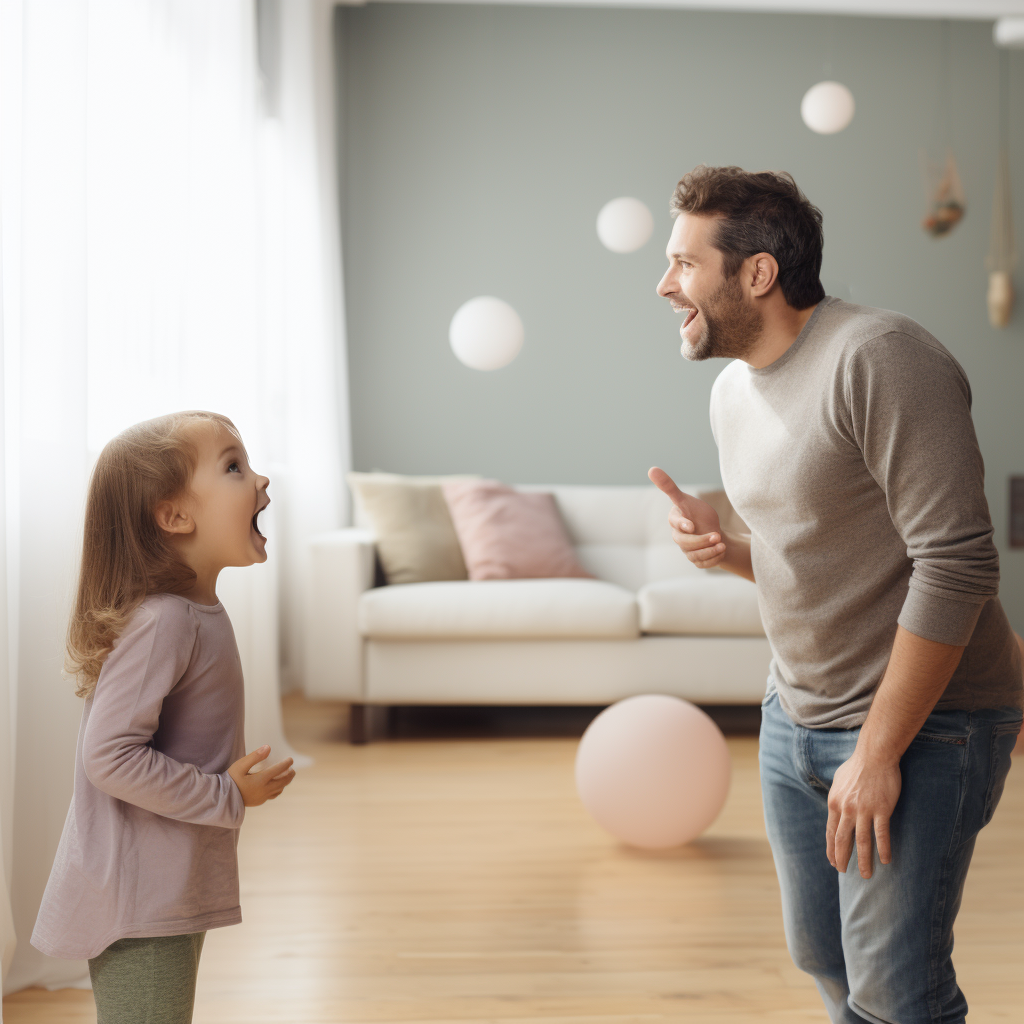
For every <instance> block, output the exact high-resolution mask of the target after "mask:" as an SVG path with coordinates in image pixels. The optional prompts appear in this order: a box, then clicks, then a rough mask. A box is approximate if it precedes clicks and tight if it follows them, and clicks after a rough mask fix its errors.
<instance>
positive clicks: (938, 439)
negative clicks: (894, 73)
mask: <svg viewBox="0 0 1024 1024" xmlns="http://www.w3.org/2000/svg"><path fill="white" fill-rule="evenodd" d="M672 211H673V213H674V214H675V223H674V226H673V229H672V235H671V239H670V241H669V245H668V249H667V255H668V260H669V269H668V270H667V272H666V273H665V276H664V277H663V278H662V280H661V283H660V284H659V285H658V294H659V295H661V296H662V297H664V298H666V299H668V300H669V302H670V303H671V304H672V306H673V308H674V309H676V310H677V311H678V312H680V313H682V314H683V315H684V319H683V324H682V327H681V328H680V335H681V336H682V340H683V344H682V352H683V355H684V356H685V357H686V358H687V359H692V360H703V359H710V358H714V357H722V356H724V357H728V358H731V359H733V360H734V361H733V362H731V363H729V364H728V365H727V366H726V367H725V369H724V370H723V371H722V372H721V374H720V375H719V377H718V379H717V380H716V382H715V385H714V387H713V388H712V392H711V426H712V431H713V433H714V436H715V441H716V443H717V445H718V449H719V457H720V463H721V472H722V481H723V484H724V487H725V490H726V493H727V494H728V496H729V499H730V501H731V502H732V504H733V506H734V507H735V508H736V511H737V512H738V513H739V515H740V516H741V517H742V519H743V520H744V521H745V522H746V523H747V525H748V528H749V529H750V534H749V535H734V534H730V533H727V532H724V531H722V529H721V527H720V524H719V521H718V517H717V515H716V513H715V512H714V510H713V509H712V508H711V507H710V506H709V505H707V504H706V503H704V502H702V501H699V500H698V499H696V498H693V497H691V496H689V495H686V494H683V493H682V492H680V491H679V490H678V488H676V486H675V484H674V483H673V482H672V481H671V479H670V478H669V477H668V476H667V474H665V473H664V472H662V471H661V470H660V469H657V468H655V469H652V470H651V479H652V480H653V481H654V482H655V483H656V484H657V485H658V486H659V487H660V488H661V489H662V490H663V491H665V493H666V494H668V495H669V497H670V498H671V499H672V501H673V504H674V508H673V510H672V512H671V514H670V517H669V523H670V525H671V528H672V535H673V539H674V540H675V542H676V544H678V545H679V547H680V548H681V549H682V550H683V552H684V553H685V554H686V556H687V557H688V558H689V559H690V560H691V561H692V562H693V563H694V564H695V565H697V566H699V567H701V568H705V569H707V568H711V567H712V566H719V567H721V568H723V569H728V570H729V571H731V572H734V573H736V574H737V575H739V576H743V577H744V578H746V579H749V580H751V581H753V582H754V583H756V585H757V592H758V602H759V605H760V608H761V614H762V618H763V620H764V626H765V631H766V633H767V635H768V639H769V641H770V642H771V647H772V653H773V658H772V662H771V667H770V674H769V679H768V693H767V696H766V698H765V702H764V705H763V709H762V727H761V750H760V763H761V781H762V788H763V794H764V808H765V819H766V824H767V830H768V838H769V840H770V842H771V847H772V854H773V856H774V858H775V865H776V870H777V873H778V876H779V885H780V888H781V890H782V902H783V920H784V923H785V929H786V939H787V943H788V946H789V950H790V953H791V954H792V956H793V959H794V961H795V962H796V964H797V965H798V966H799V967H800V968H801V969H803V970H805V971H807V972H808V973H810V974H811V975H812V976H813V977H814V980H815V982H816V984H817V986H818V989H819V991H820V992H821V995H822V997H823V999H824V1000H825V1004H826V1006H827V1008H828V1012H829V1016H830V1017H831V1019H832V1021H834V1022H840V1021H841V1022H844V1024H860V1022H861V1021H863V1020H868V1021H875V1022H876V1024H881V1022H884V1024H924V1022H928V1024H933V1022H942V1024H962V1022H963V1021H964V1017H965V1014H966V1012H967V1003H966V1001H965V999H964V997H963V994H962V993H961V991H960V989H959V987H958V986H957V983H956V976H955V973H954V970H953V965H952V960H951V952H952V947H953V921H954V919H955V917H956V913H957V910H958V909H959V905H960V897H961V894H962V892H963V887H964V880H965V877H966V874H967V868H968V865H969V863H970V858H971V853H972V851H973V847H974V841H975V837H976V836H977V833H978V831H979V830H980V829H981V828H982V827H983V826H984V825H985V824H987V822H988V821H989V819H990V818H991V816H992V812H993V810H994V809H995V805H996V803H997V802H998V800H999V797H1000V794H1001V792H1002V788H1003V782H1004V780H1005V777H1006V773H1007V771H1008V770H1009V765H1010V751H1011V750H1012V748H1013V745H1014V741H1015V737H1016V734H1017V732H1018V731H1019V730H1020V725H1021V710H1020V709H1021V706H1022V685H1021V657H1020V653H1019V651H1018V647H1017V644H1016V641H1015V637H1014V634H1013V632H1012V630H1011V629H1010V626H1009V623H1008V622H1007V619H1006V616H1005V614H1004V612H1003V609H1002V607H1001V605H1000V603H999V600H998V598H997V597H996V594H997V590H998V577H999V567H998V556H997V553H996V550H995V547H994V545H993V542H992V525H991V521H990V518H989V513H988V506H987V504H986V501H985V495H984V490H983V466H982V459H981V454H980V452H979V450H978V444H977V440H976V438H975V434H974V427H973V424H972V422H971V415H970V405H971V391H970V386H969V384H968V382H967V377H966V375H965V374H964V371H963V369H962V368H961V367H960V365H959V364H958V363H957V362H956V360H955V359H954V358H953V357H952V356H951V355H950V353H949V352H947V351H946V349H945V348H943V346H942V345H940V344H939V342H938V341H936V339H935V338H933V337H932V336H931V335H930V334H929V333H928V332H927V331H926V330H924V328H922V327H921V326H920V325H919V324H917V323H915V322H914V321H913V320H911V319H909V318H908V317H905V316H901V315H900V314H898V313H893V312H889V311H886V310H880V309H871V308H868V307H864V306H854V305H850V304H848V303H845V302H841V301H839V300H838V299H834V298H829V297H827V296H826V295H825V293H824V290H823V289H822V287H821V284H820V282H819V280H818V275H819V271H820V268H821V252H822V218H821V213H820V212H819V211H818V210H817V209H816V208H815V207H814V206H812V205H811V204H810V203H809V202H808V201H807V199H806V198H805V197H804V196H803V194H802V193H801V192H800V190H799V189H798V188H797V186H796V183H795V182H794V181H793V178H792V177H791V176H790V175H788V174H776V173H769V172H764V173H748V172H746V171H743V170H741V169H740V168H738V167H717V168H716V167H703V166H702V167H698V168H697V169H696V170H694V171H693V172H692V173H690V174H688V175H686V176H685V177H684V178H683V179H682V180H681V181H680V182H679V185H678V186H677V188H676V190H675V194H674V196H673V199H672Z"/></svg>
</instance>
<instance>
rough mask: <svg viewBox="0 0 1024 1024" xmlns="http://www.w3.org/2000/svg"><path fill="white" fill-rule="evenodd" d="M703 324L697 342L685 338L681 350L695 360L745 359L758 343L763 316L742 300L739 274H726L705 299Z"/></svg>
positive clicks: (702, 314) (688, 357) (702, 312)
mask: <svg viewBox="0 0 1024 1024" xmlns="http://www.w3.org/2000/svg"><path fill="white" fill-rule="evenodd" d="M700 315H701V316H702V317H703V318H704V326H703V329H702V330H701V332H700V337H699V338H698V339H697V342H696V344H691V343H690V342H689V341H688V340H687V339H686V338H683V344H682V349H681V351H682V353H683V355H684V356H685V357H686V358H687V359H689V360H691V361H692V362H695V363H699V362H702V361H703V360H705V359H722V358H724V359H742V358H743V357H744V356H745V355H746V354H747V353H748V352H750V350H751V349H752V348H753V347H754V346H755V345H756V344H757V340H758V338H759V337H760V336H761V330H762V328H763V327H764V317H763V316H762V315H761V313H760V312H759V311H758V310H757V309H755V308H754V307H752V306H749V305H747V303H745V302H744V301H743V289H742V287H741V286H740V278H739V274H734V275H733V276H732V277H727V278H726V279H725V280H724V281H723V282H722V286H721V287H720V288H719V289H718V290H717V291H716V292H715V293H714V294H713V295H711V296H710V298H708V299H707V300H706V301H705V302H704V303H702V306H701V311H700Z"/></svg>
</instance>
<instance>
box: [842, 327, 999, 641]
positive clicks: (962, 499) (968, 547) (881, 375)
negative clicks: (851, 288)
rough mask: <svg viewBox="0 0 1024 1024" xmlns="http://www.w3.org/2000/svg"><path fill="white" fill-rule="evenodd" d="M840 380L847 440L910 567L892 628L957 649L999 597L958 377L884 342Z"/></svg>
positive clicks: (920, 353) (935, 358)
mask: <svg viewBox="0 0 1024 1024" xmlns="http://www.w3.org/2000/svg"><path fill="white" fill-rule="evenodd" d="M846 380H847V401H848V408H849V410H850V417H851V428H852V431H853V435H854V438H855V440H856V443H857V444H858V446H859V447H860V449H861V451H862V453H863V455H864V462H865V464H866V465H867V468H868V470H869V472H870V473H871V475H872V476H873V477H874V479H875V481H876V482H877V483H878V485H879V487H881V488H882V490H883V492H884V493H885V500H886V504H887V506H888V510H889V516H890V518H891V519H892V523H893V526H895V528H896V530H897V531H898V533H899V535H900V537H901V538H902V539H903V541H904V543H905V544H906V546H907V556H908V557H909V558H911V559H912V560H913V563H914V568H913V572H912V573H911V576H910V587H909V591H908V593H907V598H906V601H905V602H904V604H903V608H902V610H901V612H900V615H899V620H898V621H899V624H900V625H901V626H903V628H904V629H906V630H908V631H909V632H911V633H914V634H916V635H917V636H920V637H923V638H924V639H926V640H934V641H937V642H938V643H944V644H952V645H954V646H957V647H964V646H966V645H967V643H968V641H969V640H970V638H971V633H972V632H973V631H974V626H975V624H976V623H977V621H978V617H979V616H980V614H981V609H982V606H983V605H984V604H985V602H986V601H988V600H990V599H991V598H993V597H995V596H996V594H997V593H998V591H999V555H998V553H997V551H996V548H995V544H994V543H993V540H992V522H991V519H990V517H989V511H988V503H987V502H986V500H985V489H984V475H985V474H984V463H983V462H982V458H981V451H980V449H979V448H978V441H977V437H976V436H975V433H974V424H973V422H972V420H971V391H970V385H969V384H968V382H967V377H966V375H965V374H964V372H963V370H962V369H961V367H960V365H959V364H958V363H957V362H956V360H954V359H953V357H952V356H950V355H949V353H947V352H946V351H944V350H943V349H942V348H940V347H936V346H933V345H930V344H928V343H926V342H924V341H922V340H920V339H917V338H913V337H911V336H909V335H906V334H902V333H890V334H886V335H883V336H882V337H879V338H875V339H873V340H871V341H869V342H866V343H865V344H863V345H861V346H860V347H859V348H858V349H857V350H856V352H855V353H854V355H853V356H852V357H851V360H850V363H849V366H848V373H847V377H846ZM867 554H868V556H870V553H867Z"/></svg>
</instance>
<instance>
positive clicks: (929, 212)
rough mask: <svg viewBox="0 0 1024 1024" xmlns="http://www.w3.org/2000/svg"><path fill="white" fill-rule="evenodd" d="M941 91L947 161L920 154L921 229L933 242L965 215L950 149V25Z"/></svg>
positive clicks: (944, 36)
mask: <svg viewBox="0 0 1024 1024" xmlns="http://www.w3.org/2000/svg"><path fill="white" fill-rule="evenodd" d="M940 74H941V79H940V82H939V90H940V100H939V106H940V117H941V118H942V121H943V131H944V135H945V148H946V158H945V159H944V160H939V161H935V162H933V161H932V160H930V159H929V158H928V155H927V153H925V151H924V150H922V151H921V171H922V174H923V176H924V188H925V197H926V202H927V209H926V211H925V215H924V219H923V220H922V221H921V227H922V228H924V230H925V231H927V232H928V234H929V235H931V236H932V237H933V238H941V237H942V236H943V235H948V234H949V233H950V231H952V230H953V228H955V227H956V226H957V224H959V223H960V221H961V220H962V219H963V216H964V214H965V213H966V212H967V197H966V196H965V195H964V187H963V184H962V183H961V181H960V173H959V171H957V167H956V160H955V159H954V157H953V150H952V148H951V147H950V134H951V132H950V123H951V121H952V117H951V114H950V98H949V22H948V21H946V22H943V26H942V65H941V71H940Z"/></svg>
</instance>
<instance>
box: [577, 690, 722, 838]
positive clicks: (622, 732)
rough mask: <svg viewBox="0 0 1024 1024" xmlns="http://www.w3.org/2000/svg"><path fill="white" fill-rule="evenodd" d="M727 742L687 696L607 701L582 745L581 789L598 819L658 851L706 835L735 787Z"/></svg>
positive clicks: (579, 764)
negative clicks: (608, 705)
mask: <svg viewBox="0 0 1024 1024" xmlns="http://www.w3.org/2000/svg"><path fill="white" fill-rule="evenodd" d="M730 775H731V762H730V760H729V749H728V747H727V746H726V743H725V737H724V736H723V735H722V733H721V730H719V728H718V726H717V725H715V723H714V722H713V721H712V720H711V719H710V718H709V717H708V716H707V715H706V714H705V713H704V712H703V711H701V710H700V708H698V707H695V706H694V705H693V704H690V703H689V702H688V701H685V700H680V699H679V698H678V697H668V696H664V695H661V694H649V695H644V696H640V697H627V698H626V699H625V700H621V701H619V702H618V703H617V704H613V705H612V706H611V707H609V708H605V710H604V711H602V712H601V713H600V714H599V715H598V716H597V718H595V719H594V720H593V721H592V722H591V723H590V725H589V726H588V728H587V731H586V732H585V733H584V734H583V738H582V739H581V740H580V745H579V749H578V751H577V752H576V789H577V791H578V792H579V795H580V799H581V800H582V801H583V806H584V807H586V809H587V810H588V811H589V812H590V813H591V815H593V817H594V819H595V820H596V821H597V823H598V824H599V825H601V826H602V827H603V828H605V829H607V831H609V832H610V833H611V834H612V835H613V836H615V837H617V838H618V839H621V840H622V841H623V842H624V843H628V844H629V845H630V846H639V847H642V848H644V849H649V850H658V849H664V848H667V847H670V846H680V845H682V844H683V843H688V842H689V841H690V840H691V839H693V838H695V837H696V836H698V835H700V833H701V832H703V831H704V829H706V828H707V827H708V826H709V825H710V824H711V823H712V822H713V821H714V820H715V818H717V817H718V813H719V811H721V809H722V806H723V805H724V804H725V798H726V796H727V795H728V793H729V779H730Z"/></svg>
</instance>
